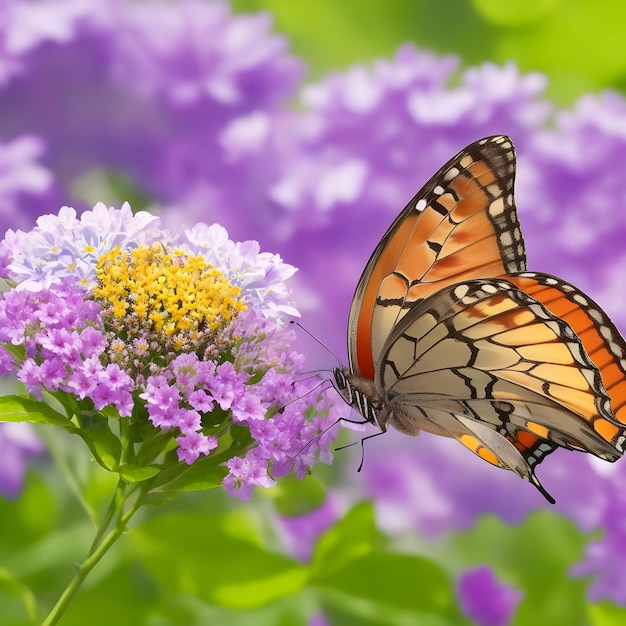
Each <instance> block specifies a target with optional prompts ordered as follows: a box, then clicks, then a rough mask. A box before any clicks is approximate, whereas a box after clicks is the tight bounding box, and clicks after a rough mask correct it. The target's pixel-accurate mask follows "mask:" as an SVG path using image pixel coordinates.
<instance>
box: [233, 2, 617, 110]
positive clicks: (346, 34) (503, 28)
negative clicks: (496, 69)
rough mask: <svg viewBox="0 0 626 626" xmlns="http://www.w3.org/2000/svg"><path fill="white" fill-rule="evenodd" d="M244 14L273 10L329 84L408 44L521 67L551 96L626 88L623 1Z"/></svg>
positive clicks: (368, 6) (281, 7) (265, 5)
mask: <svg viewBox="0 0 626 626" xmlns="http://www.w3.org/2000/svg"><path fill="white" fill-rule="evenodd" d="M231 4H232V5H233V7H234V9H235V10H236V11H240V12H243V11H246V12H250V11H260V10H266V11H270V12H271V13H272V15H273V17H274V21H275V29H276V30H277V31H278V32H279V33H284V34H285V35H287V37H288V38H289V41H290V43H291V45H292V48H293V50H294V52H295V54H296V55H298V56H299V57H301V58H303V59H304V60H305V62H306V63H307V64H308V65H309V66H310V67H311V71H312V76H313V77H314V78H316V79H317V78H320V77H321V76H323V75H324V74H325V73H326V72H327V71H329V70H332V69H340V70H342V69H345V68H346V67H348V66H349V65H351V64H354V63H368V62H370V61H371V60H373V59H375V58H378V57H389V56H391V55H392V54H393V52H394V51H395V50H396V49H397V47H398V46H399V45H401V44H402V43H404V42H407V41H412V42H415V43H416V44H417V45H418V46H420V47H422V48H429V49H432V50H435V51H437V52H440V53H454V54H457V55H459V56H460V57H461V59H462V61H463V63H464V64H465V65H474V64H476V63H481V62H483V61H495V62H497V63H506V62H507V61H509V60H514V61H515V62H516V63H518V65H519V66H520V67H521V69H522V70H523V71H525V72H528V71H540V72H542V73H544V74H547V75H548V77H549V78H550V88H549V95H550V97H552V98H554V99H555V100H557V101H558V102H561V103H564V104H565V103H568V104H569V103H570V102H571V101H572V100H573V99H575V98H576V97H577V96H578V95H579V94H580V93H581V92H583V91H588V90H598V89H602V88H606V87H610V86H617V87H619V88H621V89H622V90H623V89H624V88H626V56H625V55H624V54H623V41H624V40H625V38H626V4H624V3H623V2H620V1H619V0H600V1H599V2H571V1H566V0H506V1H503V0H446V2H441V1H440V0H394V2H391V3H381V2H379V1H378V0H342V2H336V1H334V0H299V1H298V2H284V1H282V0H231Z"/></svg>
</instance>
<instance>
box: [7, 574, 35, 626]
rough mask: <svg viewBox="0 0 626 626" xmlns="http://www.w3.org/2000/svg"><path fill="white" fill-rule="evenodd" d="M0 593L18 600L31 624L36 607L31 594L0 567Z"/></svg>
mask: <svg viewBox="0 0 626 626" xmlns="http://www.w3.org/2000/svg"><path fill="white" fill-rule="evenodd" d="M0 591H3V592H5V593H7V594H8V595H10V596H13V597H16V598H19V599H20V601H21V603H22V606H23V608H24V611H25V613H26V615H27V616H28V617H29V618H30V620H32V621H33V622H34V621H35V619H36V613H37V607H36V601H35V596H34V594H33V592H32V591H31V590H30V589H29V588H28V587H26V586H25V585H23V584H22V583H21V582H20V581H19V580H17V579H16V578H14V577H13V576H12V575H11V573H10V572H9V571H7V570H6V569H4V568H3V567H1V566H0Z"/></svg>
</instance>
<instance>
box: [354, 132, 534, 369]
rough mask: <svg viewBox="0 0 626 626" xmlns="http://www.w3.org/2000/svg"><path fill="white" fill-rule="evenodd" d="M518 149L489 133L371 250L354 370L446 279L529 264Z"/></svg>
mask: <svg viewBox="0 0 626 626" xmlns="http://www.w3.org/2000/svg"><path fill="white" fill-rule="evenodd" d="M514 178H515V150H514V148H513V144H512V142H511V140H510V139H509V138H508V137H503V136H495V137H487V138H485V139H482V140H480V141H477V142H475V143H473V144H471V145H470V146H468V147H467V148H466V149H465V150H463V151H462V152H460V153H459V154H458V155H456V156H455V157H454V158H452V159H451V160H450V161H448V163H446V164H445V165H444V166H443V167H442V168H441V169H440V170H439V172H437V174H435V176H433V177H432V178H431V180H430V181H429V182H428V183H427V184H426V185H425V186H424V187H423V188H422V189H421V190H420V191H419V192H418V193H417V194H416V196H415V197H414V198H413V199H412V200H411V201H410V202H409V204H408V205H407V206H406V208H405V209H404V210H403V211H402V212H401V213H400V215H399V216H398V218H397V219H396V220H395V221H394V223H393V224H392V225H391V227H390V228H389V230H388V231H387V233H386V234H385V236H384V237H383V238H382V240H381V241H380V243H379V245H378V247H377V248H376V250H375V251H374V253H373V254H372V256H371V258H370V260H369V262H368V264H367V266H366V268H365V270H364V272H363V275H362V276H361V279H360V281H359V283H358V286H357V289H356V293H355V296H354V299H353V302H352V308H351V311H350V320H349V326H348V354H349V359H350V365H351V368H352V370H353V371H354V372H355V373H357V374H360V375H361V376H365V377H368V378H373V377H374V369H375V368H374V364H375V363H376V362H377V360H378V356H379V354H380V351H381V350H382V347H383V344H384V341H385V339H386V337H387V335H388V334H389V332H390V331H391V328H392V327H393V326H394V325H395V324H396V323H397V322H398V320H399V319H400V318H401V317H402V316H403V315H404V314H405V313H406V311H407V310H408V309H409V308H410V307H411V306H413V304H415V303H416V302H418V301H419V300H421V299H423V298H426V297H428V296H430V295H432V294H433V293H435V292H436V291H438V290H439V289H441V288H442V287H445V286H446V285H448V284H451V283H456V282H460V281H463V280H467V279H471V278H480V277H495V276H501V275H502V274H505V273H508V272H520V271H524V270H525V269H526V254H525V249H524V242H523V238H522V234H521V230H520V226H519V221H518V219H517V212H516V209H515V203H514V200H513V182H514Z"/></svg>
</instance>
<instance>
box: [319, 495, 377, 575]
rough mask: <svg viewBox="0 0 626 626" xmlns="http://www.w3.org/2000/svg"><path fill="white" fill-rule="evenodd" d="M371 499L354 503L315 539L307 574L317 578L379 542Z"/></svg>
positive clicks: (369, 549) (366, 552) (344, 564)
mask: <svg viewBox="0 0 626 626" xmlns="http://www.w3.org/2000/svg"><path fill="white" fill-rule="evenodd" d="M380 539H381V536H380V534H379V533H378V531H377V530H376V525H375V521H374V509H373V507H372V504H371V502H367V501H364V502H361V503H359V504H356V505H355V506H354V507H353V508H352V509H351V510H350V511H348V513H347V514H346V515H345V516H344V517H343V519H341V520H339V521H338V522H337V523H336V524H335V525H334V526H333V527H332V528H330V529H329V530H327V531H326V532H325V533H324V534H323V535H322V536H321V537H320V539H319V541H318V542H317V545H316V546H315V550H314V552H313V557H312V559H311V573H312V574H311V575H312V578H313V579H316V580H319V579H322V578H325V577H327V576H328V575H329V574H331V573H333V572H335V571H338V570H340V569H342V568H343V567H344V566H346V565H347V564H348V563H349V562H350V561H353V560H355V559H358V558H361V557H363V556H365V555H367V554H369V553H370V552H372V550H373V549H374V548H375V546H376V545H377V544H379V543H380Z"/></svg>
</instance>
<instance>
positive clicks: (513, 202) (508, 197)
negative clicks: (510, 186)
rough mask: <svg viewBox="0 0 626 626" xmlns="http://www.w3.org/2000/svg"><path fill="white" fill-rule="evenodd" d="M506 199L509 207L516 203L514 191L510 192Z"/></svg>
mask: <svg viewBox="0 0 626 626" xmlns="http://www.w3.org/2000/svg"><path fill="white" fill-rule="evenodd" d="M504 201H505V202H506V205H507V206H508V207H512V206H513V205H514V204H515V201H514V199H513V194H512V193H510V194H508V195H507V197H506V198H505V199H504Z"/></svg>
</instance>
